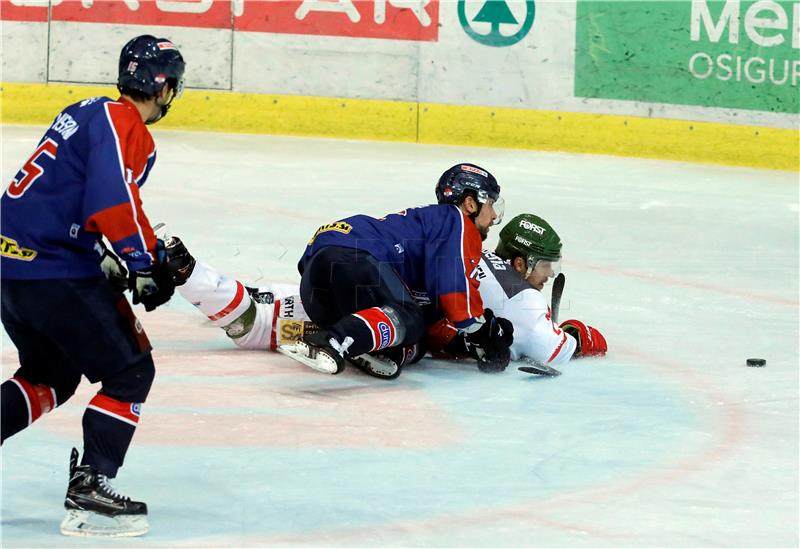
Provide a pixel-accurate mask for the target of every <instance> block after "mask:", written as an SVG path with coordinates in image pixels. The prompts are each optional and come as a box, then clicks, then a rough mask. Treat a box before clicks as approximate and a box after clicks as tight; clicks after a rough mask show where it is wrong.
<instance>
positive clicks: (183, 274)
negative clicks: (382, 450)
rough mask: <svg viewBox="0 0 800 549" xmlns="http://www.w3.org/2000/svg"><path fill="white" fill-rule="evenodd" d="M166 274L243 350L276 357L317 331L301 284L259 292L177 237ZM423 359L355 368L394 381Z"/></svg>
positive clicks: (376, 359) (416, 349) (389, 358)
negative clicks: (302, 297)
mask: <svg viewBox="0 0 800 549" xmlns="http://www.w3.org/2000/svg"><path fill="white" fill-rule="evenodd" d="M166 249H167V261H168V268H169V269H170V271H171V272H172V274H173V279H174V281H175V285H176V286H177V290H178V292H179V293H180V294H181V295H182V296H183V297H184V298H185V299H186V300H187V301H189V302H190V303H191V304H192V305H194V306H195V307H197V308H198V309H199V310H200V312H202V313H203V314H204V315H206V317H208V319H209V320H210V321H211V323H212V325H214V326H217V327H219V328H222V329H223V330H224V331H225V333H226V334H227V335H228V337H230V338H231V340H233V342H234V343H235V344H236V345H237V346H239V347H241V348H242V349H254V350H262V351H278V350H279V348H280V346H281V345H289V344H294V343H295V342H296V341H297V340H298V339H300V338H301V337H302V336H303V335H307V334H311V333H314V332H316V331H318V328H317V326H316V325H315V324H314V323H313V322H311V320H310V319H309V317H308V315H307V314H306V311H305V309H304V308H303V304H302V302H301V300H300V291H299V286H298V285H297V284H276V283H266V284H264V285H262V286H259V287H258V288H254V287H250V286H245V285H244V284H243V283H242V282H240V281H238V280H236V279H233V278H230V277H228V276H226V275H225V274H223V273H220V272H219V271H217V270H216V269H214V268H213V267H211V266H210V265H207V264H205V263H203V262H201V261H196V260H195V259H194V257H192V255H191V254H190V253H189V252H188V251H187V249H186V246H185V245H184V243H183V242H182V241H181V240H180V238H178V237H175V236H173V237H171V238H169V239H166ZM420 358H422V352H421V347H420V346H419V345H414V346H410V347H407V348H403V349H400V348H396V349H387V350H386V352H385V353H383V354H376V355H360V356H359V357H354V358H353V359H352V360H351V362H352V363H353V364H354V365H355V366H357V367H359V368H360V369H362V370H364V371H365V372H367V373H368V374H370V375H373V376H375V377H379V378H383V379H393V378H395V377H397V376H398V375H399V374H400V367H401V366H402V365H404V364H410V363H412V362H416V361H418V360H419V359H420Z"/></svg>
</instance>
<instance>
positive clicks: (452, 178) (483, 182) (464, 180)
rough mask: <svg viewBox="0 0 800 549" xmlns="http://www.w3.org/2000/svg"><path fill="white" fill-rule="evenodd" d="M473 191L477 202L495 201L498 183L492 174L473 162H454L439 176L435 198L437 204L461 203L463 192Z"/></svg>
mask: <svg viewBox="0 0 800 549" xmlns="http://www.w3.org/2000/svg"><path fill="white" fill-rule="evenodd" d="M467 191H474V192H475V195H476V198H477V199H478V202H480V203H481V204H483V203H485V202H486V201H487V200H488V199H490V198H491V199H492V200H493V201H495V202H496V201H497V199H498V197H499V196H500V185H498V184H497V180H496V179H495V178H494V176H493V175H492V174H490V173H489V172H487V171H486V170H484V169H483V168H481V167H479V166H476V165H475V164H456V165H455V166H453V167H452V168H450V169H449V170H447V171H446V172H444V173H443V174H442V177H440V178H439V182H438V183H437V184H436V200H437V201H438V202H439V204H461V202H462V201H463V200H464V198H466V197H465V195H464V193H465V192H467Z"/></svg>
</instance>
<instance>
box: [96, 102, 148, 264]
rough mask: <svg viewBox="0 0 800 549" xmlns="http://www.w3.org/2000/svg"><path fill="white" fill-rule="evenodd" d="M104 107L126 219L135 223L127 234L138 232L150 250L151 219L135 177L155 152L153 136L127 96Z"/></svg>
mask: <svg viewBox="0 0 800 549" xmlns="http://www.w3.org/2000/svg"><path fill="white" fill-rule="evenodd" d="M105 108H106V112H107V113H108V120H109V122H110V123H111V130H112V131H113V133H114V135H115V138H116V140H117V147H118V149H117V154H118V155H119V163H120V176H121V180H122V181H123V183H124V185H125V186H126V192H127V195H128V201H129V204H130V206H131V210H130V212H131V215H130V217H129V221H130V222H131V223H132V224H133V226H134V227H135V230H134V231H132V232H130V233H128V235H126V236H130V235H133V234H138V235H139V237H140V239H141V242H142V245H143V246H144V248H145V251H147V252H150V253H152V251H153V250H155V245H156V237H155V233H154V232H153V228H152V227H151V226H150V221H149V220H148V219H147V216H146V215H145V214H144V210H143V209H142V201H141V198H140V197H139V184H138V183H137V181H138V179H139V178H141V176H142V174H144V171H145V170H146V169H147V161H148V160H149V159H150V157H151V156H152V155H153V154H154V152H155V144H154V143H153V137H152V136H151V135H150V132H149V131H148V130H147V127H146V126H145V125H144V122H143V121H142V118H141V114H139V111H138V109H137V108H136V106H135V105H134V104H133V103H131V102H130V101H128V100H127V99H123V98H120V99H119V100H117V101H109V102H108V103H106V104H105ZM134 174H137V175H136V179H134ZM112 242H113V240H112ZM153 257H155V255H153Z"/></svg>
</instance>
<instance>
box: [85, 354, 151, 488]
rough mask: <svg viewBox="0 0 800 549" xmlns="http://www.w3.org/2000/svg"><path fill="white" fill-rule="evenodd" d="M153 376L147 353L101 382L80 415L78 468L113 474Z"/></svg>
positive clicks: (119, 465)
mask: <svg viewBox="0 0 800 549" xmlns="http://www.w3.org/2000/svg"><path fill="white" fill-rule="evenodd" d="M154 377H155V366H154V365H153V359H152V357H151V356H150V354H149V353H147V354H145V355H144V356H143V357H142V358H141V359H140V360H139V361H138V362H136V363H134V364H132V365H131V366H128V367H127V368H125V369H124V370H122V371H120V372H118V373H116V374H114V375H112V376H110V377H108V378H106V379H103V380H102V383H103V387H102V389H100V391H99V392H98V393H97V394H96V395H95V396H94V398H92V400H91V401H90V402H89V404H88V406H87V407H86V411H85V412H84V414H83V439H84V456H83V461H82V463H81V465H91V466H93V467H94V468H96V469H98V470H99V471H100V472H101V473H103V474H104V475H106V476H107V477H109V478H114V477H115V476H116V475H117V470H118V469H119V468H120V467H121V466H122V463H123V461H124V459H125V453H126V452H127V451H128V446H129V445H130V442H131V439H132V438H133V433H134V431H135V430H136V426H137V425H138V423H139V414H140V412H141V406H142V404H143V403H144V401H145V399H146V398H147V395H148V394H149V392H150V387H151V385H152V383H153V378H154Z"/></svg>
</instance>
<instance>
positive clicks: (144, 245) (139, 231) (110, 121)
mask: <svg viewBox="0 0 800 549" xmlns="http://www.w3.org/2000/svg"><path fill="white" fill-rule="evenodd" d="M111 105H120V103H115V102H111V101H109V102H108V103H106V104H105V105H103V107H104V109H105V111H106V118H107V119H108V125H109V127H110V128H111V133H112V135H113V136H114V141H115V142H116V145H117V159H118V160H119V169H120V175H121V176H122V184H123V185H124V186H125V192H126V193H127V195H128V200H129V201H130V204H131V210H132V215H133V222H134V224H135V225H136V230H137V234H138V235H139V239H140V240H141V244H142V250H143V251H144V253H145V254H147V256H148V257H150V261H151V262H152V261H154V258H153V255H152V254H151V253H150V252H149V251H148V249H147V240H146V239H145V237H144V231H142V226H141V224H140V223H139V215H138V214H139V212H138V210H139V208H138V206H137V204H136V201H135V200H134V199H133V194H132V193H131V189H130V187H129V184H130V183H133V177H132V176H130V177H129V176H128V174H127V173H126V169H125V157H124V156H123V154H122V144H121V143H120V139H119V133H118V132H117V127H116V125H115V123H114V117H113V116H112V115H111V110H110V108H109V107H110V106H111ZM120 106H121V105H120ZM129 179H130V180H129Z"/></svg>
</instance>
